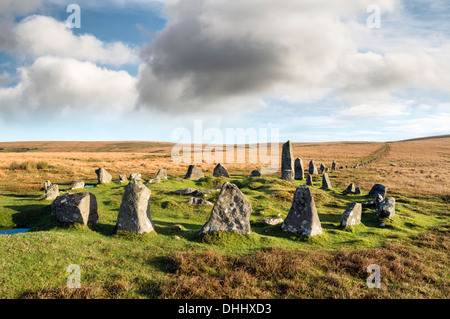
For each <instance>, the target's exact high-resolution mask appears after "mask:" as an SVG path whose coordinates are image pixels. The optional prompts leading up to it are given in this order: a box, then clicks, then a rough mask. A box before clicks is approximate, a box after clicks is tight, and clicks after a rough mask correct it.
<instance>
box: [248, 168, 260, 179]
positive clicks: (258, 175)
mask: <svg viewBox="0 0 450 319" xmlns="http://www.w3.org/2000/svg"><path fill="white" fill-rule="evenodd" d="M261 176H262V174H261V172H260V171H258V170H257V169H255V170H254V171H252V172H251V173H250V178H252V177H261Z"/></svg>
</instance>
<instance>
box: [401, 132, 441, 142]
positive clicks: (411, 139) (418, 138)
mask: <svg viewBox="0 0 450 319" xmlns="http://www.w3.org/2000/svg"><path fill="white" fill-rule="evenodd" d="M437 138H450V134H446V135H436V136H426V137H417V138H410V139H407V140H400V141H395V142H412V141H424V140H433V139H437ZM395 142H394V143H395Z"/></svg>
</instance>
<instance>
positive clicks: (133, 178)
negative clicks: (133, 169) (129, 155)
mask: <svg viewBox="0 0 450 319" xmlns="http://www.w3.org/2000/svg"><path fill="white" fill-rule="evenodd" d="M128 179H129V180H130V182H131V181H142V175H141V174H140V173H131V174H130V176H129V177H128Z"/></svg>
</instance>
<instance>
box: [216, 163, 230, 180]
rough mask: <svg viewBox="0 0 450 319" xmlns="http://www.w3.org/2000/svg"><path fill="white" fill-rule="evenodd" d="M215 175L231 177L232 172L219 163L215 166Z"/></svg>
mask: <svg viewBox="0 0 450 319" xmlns="http://www.w3.org/2000/svg"><path fill="white" fill-rule="evenodd" d="M213 176H214V177H230V174H228V171H227V169H226V168H225V167H224V166H223V165H222V164H220V163H219V164H217V166H216V167H215V168H214V172H213Z"/></svg>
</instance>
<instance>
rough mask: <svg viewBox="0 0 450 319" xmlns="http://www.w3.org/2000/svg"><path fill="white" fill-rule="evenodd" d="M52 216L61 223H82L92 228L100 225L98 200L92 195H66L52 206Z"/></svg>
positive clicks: (58, 198) (86, 193) (60, 197)
mask: <svg viewBox="0 0 450 319" xmlns="http://www.w3.org/2000/svg"><path fill="white" fill-rule="evenodd" d="M50 207H51V214H52V215H53V216H55V218H56V219H57V220H58V222H60V223H64V224H73V223H80V224H83V225H87V226H92V225H95V224H97V223H98V212H97V199H96V198H95V195H94V194H92V193H88V192H84V193H77V194H69V193H67V194H64V195H62V196H58V197H57V198H56V199H55V200H54V201H53V202H52V204H51V205H50Z"/></svg>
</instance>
